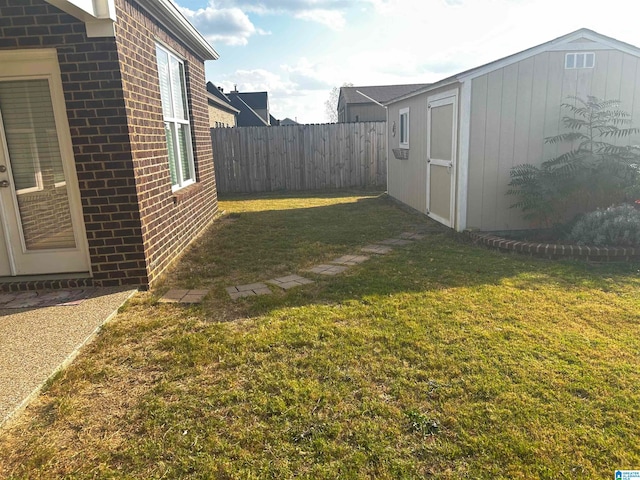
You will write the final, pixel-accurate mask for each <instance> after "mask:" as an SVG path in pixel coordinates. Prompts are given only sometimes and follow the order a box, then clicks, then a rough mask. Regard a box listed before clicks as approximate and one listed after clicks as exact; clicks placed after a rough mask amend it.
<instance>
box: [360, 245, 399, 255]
mask: <svg viewBox="0 0 640 480" xmlns="http://www.w3.org/2000/svg"><path fill="white" fill-rule="evenodd" d="M360 250H362V251H363V252H367V253H376V254H378V255H386V254H387V253H389V252H391V251H392V250H393V248H391V247H387V246H385V245H367V246H366V247H362V248H361V249H360Z"/></svg>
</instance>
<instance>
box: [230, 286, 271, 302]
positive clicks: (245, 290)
mask: <svg viewBox="0 0 640 480" xmlns="http://www.w3.org/2000/svg"><path fill="white" fill-rule="evenodd" d="M225 290H226V291H227V293H228V294H229V296H230V297H231V299H232V300H235V299H237V298H241V297H252V296H254V295H269V294H270V293H272V292H271V290H269V287H267V286H266V285H265V284H264V283H249V284H247V285H236V286H235V287H227V288H226V289H225Z"/></svg>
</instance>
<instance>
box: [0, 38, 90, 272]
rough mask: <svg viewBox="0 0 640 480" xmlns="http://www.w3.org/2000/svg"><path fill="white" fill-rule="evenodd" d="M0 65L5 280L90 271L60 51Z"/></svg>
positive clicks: (0, 221) (0, 231) (4, 59)
mask: <svg viewBox="0 0 640 480" xmlns="http://www.w3.org/2000/svg"><path fill="white" fill-rule="evenodd" d="M0 64H1V65H2V70H0V262H1V263H0V276H5V277H7V276H20V275H42V274H56V273H71V272H88V271H89V257H88V254H87V242H86V237H85V236H84V224H83V221H82V210H81V205H80V198H79V197H80V195H79V189H78V184H77V179H76V174H75V167H74V160H73V151H72V147H71V139H70V135H69V127H68V122H67V117H66V110H65V107H64V100H63V97H62V85H61V82H60V74H59V70H58V63H57V56H55V50H54V51H53V52H52V51H49V50H44V51H42V50H40V51H35V52H23V53H22V54H21V55H18V54H17V53H16V52H0Z"/></svg>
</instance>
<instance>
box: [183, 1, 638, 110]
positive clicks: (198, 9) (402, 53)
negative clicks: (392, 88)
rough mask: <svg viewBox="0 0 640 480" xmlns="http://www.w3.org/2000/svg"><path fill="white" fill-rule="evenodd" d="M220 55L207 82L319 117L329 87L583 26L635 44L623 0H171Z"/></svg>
mask: <svg viewBox="0 0 640 480" xmlns="http://www.w3.org/2000/svg"><path fill="white" fill-rule="evenodd" d="M174 1H177V3H178V4H179V5H180V7H182V10H183V12H184V13H185V15H186V16H187V18H188V19H189V20H190V21H191V22H192V23H193V24H194V25H195V26H196V27H197V28H198V30H200V31H201V32H202V33H203V35H204V36H205V37H206V38H207V39H208V40H209V41H210V42H211V44H212V45H213V46H214V48H215V49H216V50H217V51H218V53H219V54H220V59H219V60H217V61H213V62H207V69H206V73H207V80H210V81H212V82H214V83H215V84H216V85H220V86H222V87H223V88H224V89H225V91H227V90H229V89H232V88H233V86H234V85H237V86H238V89H239V90H240V91H261V90H266V91H268V92H269V101H270V107H271V111H272V114H273V115H274V116H275V117H276V118H284V117H290V118H293V119H297V120H298V121H299V122H303V123H322V122H326V121H327V117H326V114H325V106H324V103H325V101H326V100H327V99H328V98H329V92H330V91H331V88H332V87H333V86H340V85H342V84H343V83H346V82H350V83H353V84H355V85H388V84H401V83H423V82H425V83H426V82H433V81H437V80H439V79H441V78H444V77H446V76H448V75H451V74H454V73H457V72H460V71H462V70H465V69H467V68H472V67H475V66H478V65H482V64H484V63H487V62H490V61H493V60H495V59H497V58H500V57H503V56H506V55H510V54H512V53H516V52H518V51H520V50H524V49H526V48H529V47H532V46H534V45H537V44H540V43H543V42H545V41H548V40H551V39H553V38H556V37H559V36H561V35H564V34H566V33H569V32H571V31H573V30H576V29H578V28H582V27H586V28H591V29H593V30H596V31H597V32H599V33H602V34H604V35H608V36H612V37H615V38H617V39H619V40H622V41H625V42H627V43H631V44H634V45H638V46H640V27H638V25H639V23H638V17H637V14H636V12H637V3H636V2H635V1H632V0H607V1H605V2H603V1H598V2H596V1H594V0H174Z"/></svg>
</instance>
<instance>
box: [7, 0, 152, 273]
mask: <svg viewBox="0 0 640 480" xmlns="http://www.w3.org/2000/svg"><path fill="white" fill-rule="evenodd" d="M85 32H86V31H85V26H84V24H83V23H82V22H80V21H79V20H77V19H75V18H74V17H72V16H70V15H67V14H65V13H63V12H61V11H60V10H58V9H57V8H55V7H53V6H51V5H49V4H47V3H45V2H44V1H42V0H0V49H16V48H56V50H57V52H58V61H59V64H60V70H61V78H62V87H63V91H64V96H65V102H66V106H67V117H68V119H69V125H70V129H71V139H72V143H73V152H74V157H75V163H76V169H77V172H78V181H79V186H80V194H81V198H82V208H83V214H84V221H85V227H86V231H87V240H88V243H89V254H90V257H91V268H92V272H93V279H94V282H93V283H94V284H96V285H103V286H108V285H121V284H131V285H145V284H146V283H147V272H146V265H145V262H144V250H143V245H142V241H141V225H140V218H139V214H138V208H137V205H136V202H137V195H136V189H135V178H134V175H133V163H132V160H131V148H130V145H129V138H128V128H127V119H126V110H125V107H124V99H123V94H122V83H121V78H120V68H119V67H120V66H119V63H118V55H117V51H116V44H115V41H114V39H109V38H99V39H88V38H87V37H86V33H85Z"/></svg>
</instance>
